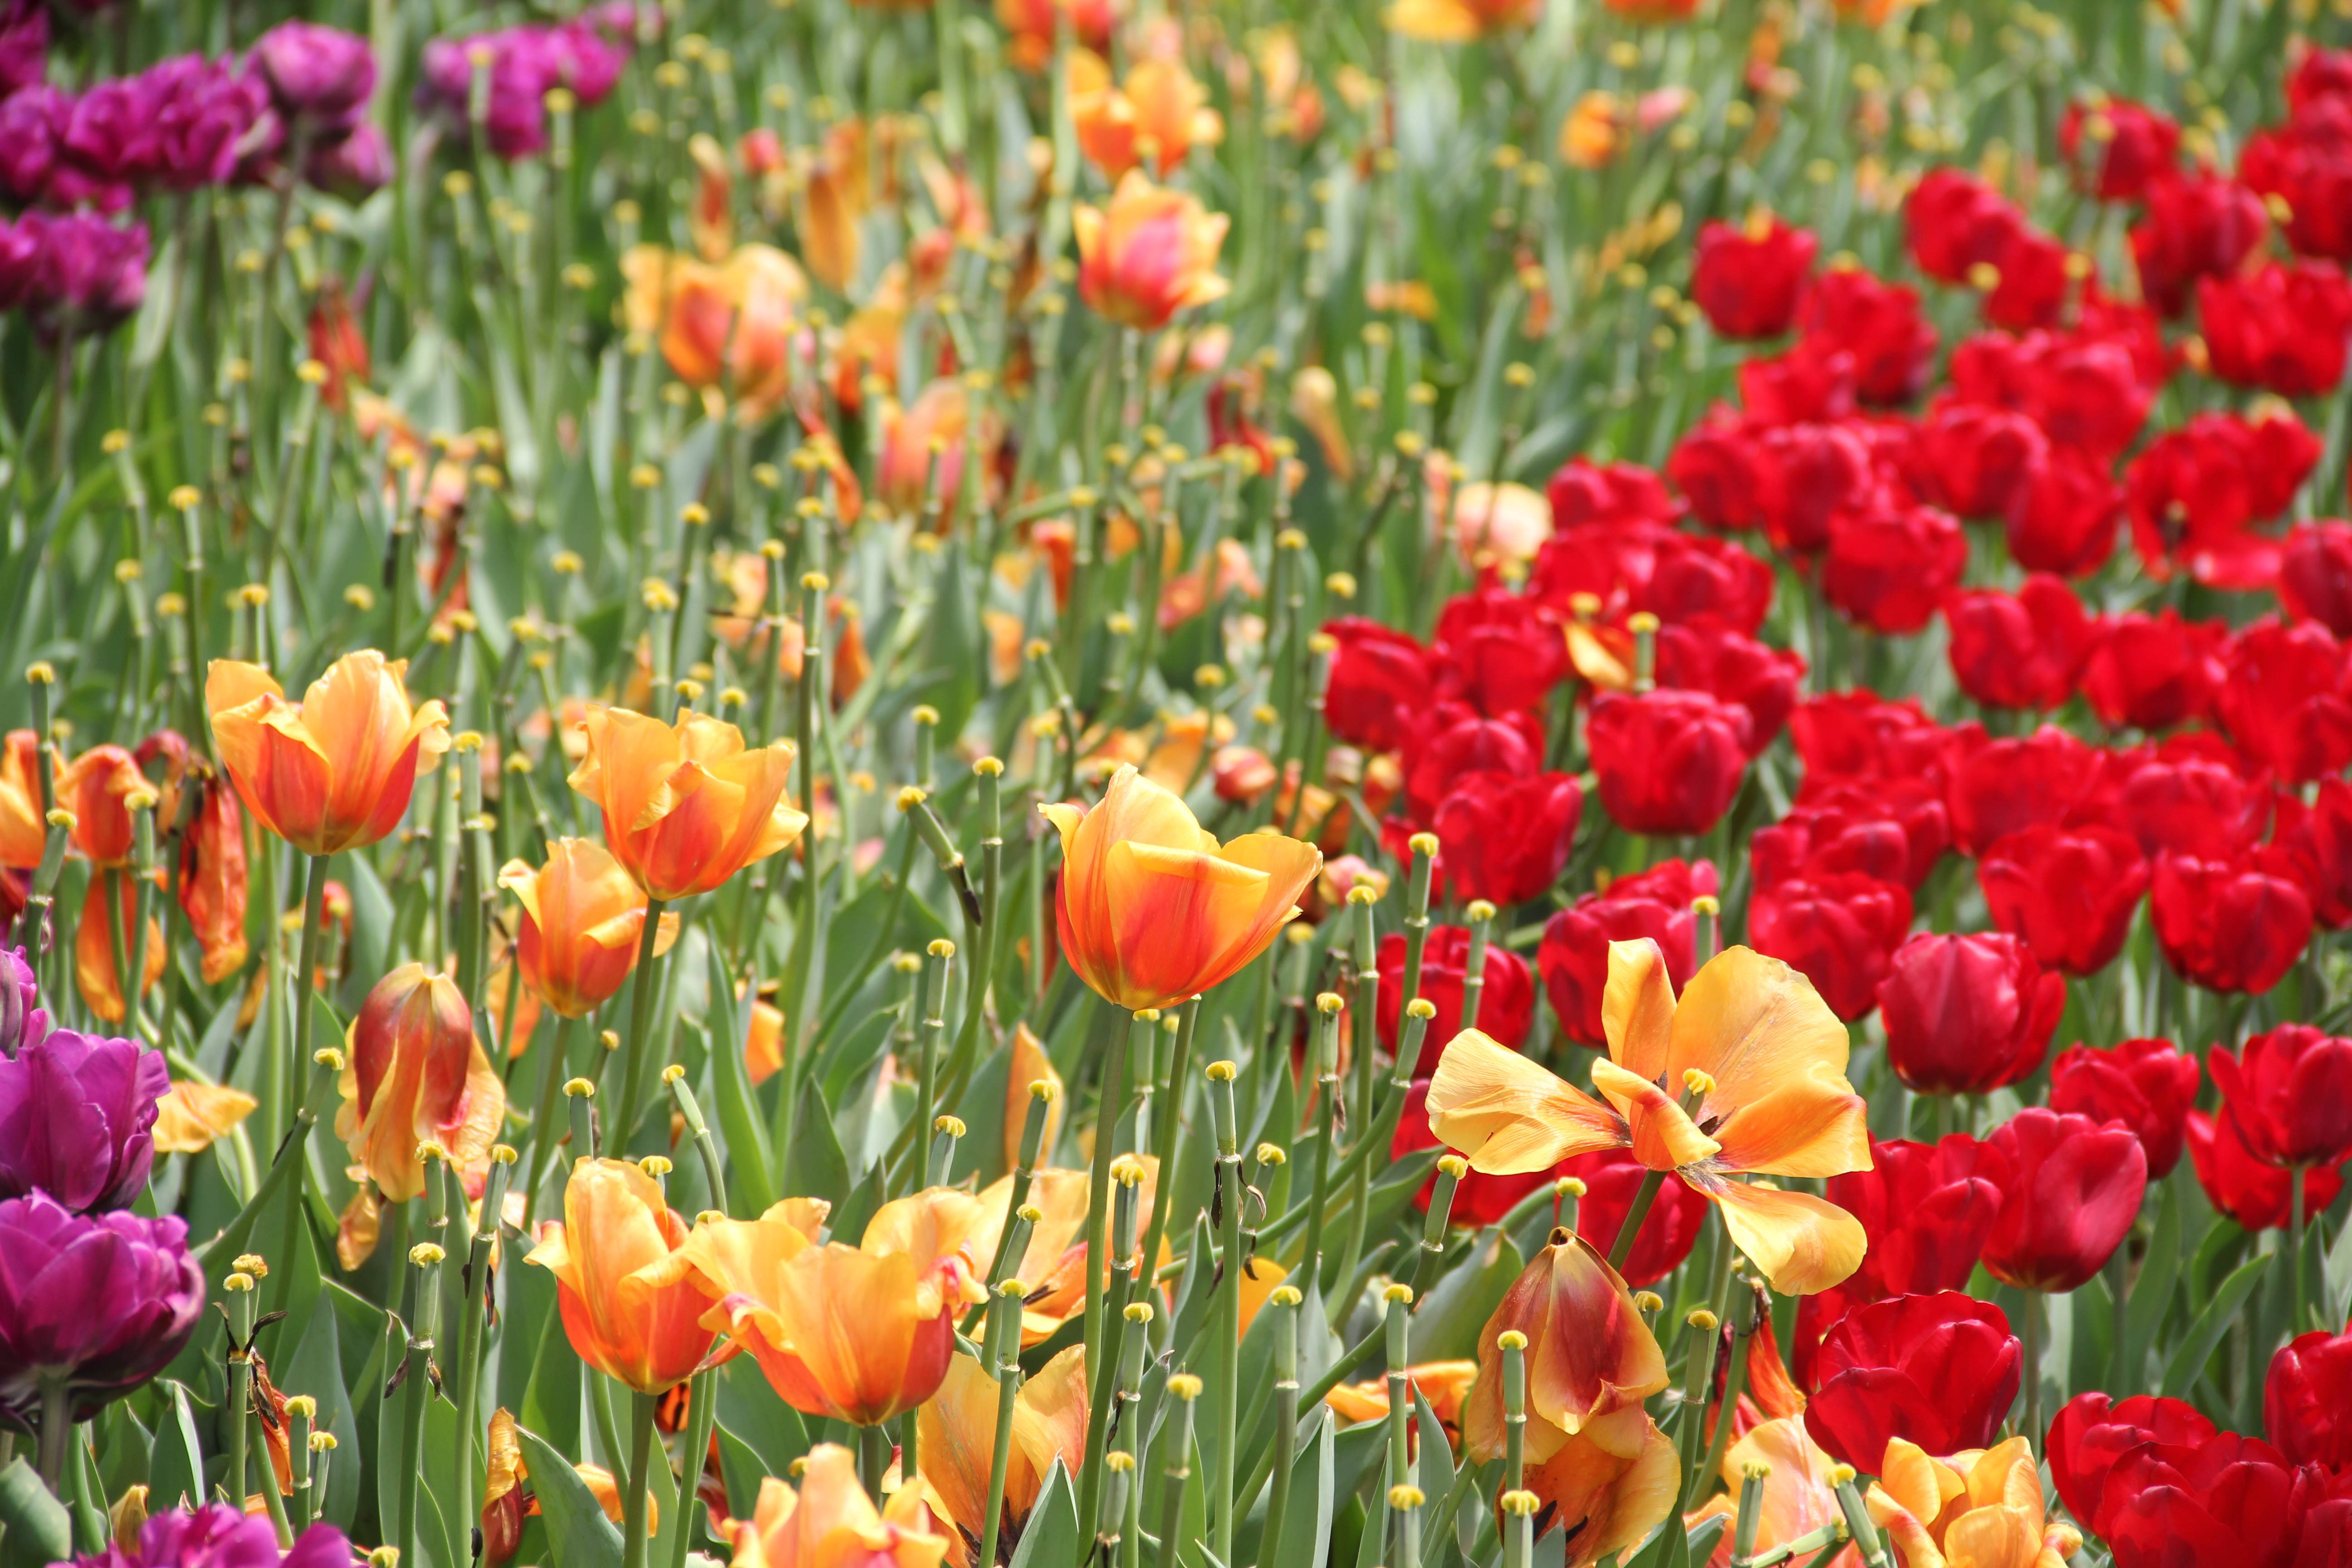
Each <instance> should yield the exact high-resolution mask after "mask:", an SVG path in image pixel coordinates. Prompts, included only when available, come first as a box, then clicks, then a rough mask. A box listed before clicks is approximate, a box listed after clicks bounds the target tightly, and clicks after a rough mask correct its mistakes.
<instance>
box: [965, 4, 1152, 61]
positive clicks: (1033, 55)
mask: <svg viewBox="0 0 2352 1568" xmlns="http://www.w3.org/2000/svg"><path fill="white" fill-rule="evenodd" d="M1127 10H1128V6H1127V0H996V23H997V26H1001V27H1003V29H1004V31H1005V33H1006V35H1007V36H1008V37H1009V39H1010V42H1011V50H1010V52H1011V54H1012V56H1013V63H1014V64H1015V65H1018V66H1019V67H1020V68H1022V69H1023V70H1037V69H1039V68H1042V67H1043V66H1044V65H1045V62H1046V61H1047V60H1050V59H1052V58H1054V47H1055V44H1054V36H1055V31H1056V30H1057V28H1058V26H1059V22H1058V18H1059V17H1060V16H1063V15H1067V16H1068V17H1069V19H1070V37H1071V39H1072V40H1073V41H1074V42H1076V44H1077V45H1079V47H1083V48H1088V49H1092V50H1094V51H1095V52H1096V53H1097V54H1100V53H1101V52H1102V51H1104V50H1105V49H1108V47H1110V36H1111V33H1112V31H1113V30H1114V29H1115V28H1117V26H1118V23H1119V18H1120V17H1122V16H1125V15H1126V14H1127Z"/></svg>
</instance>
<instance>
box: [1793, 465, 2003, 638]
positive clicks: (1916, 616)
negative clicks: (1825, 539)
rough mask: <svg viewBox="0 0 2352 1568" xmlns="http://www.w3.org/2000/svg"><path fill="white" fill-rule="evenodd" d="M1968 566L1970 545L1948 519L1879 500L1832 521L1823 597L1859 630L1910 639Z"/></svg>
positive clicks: (1930, 509) (1886, 499)
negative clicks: (1861, 627)
mask: <svg viewBox="0 0 2352 1568" xmlns="http://www.w3.org/2000/svg"><path fill="white" fill-rule="evenodd" d="M1968 560H1969V542H1968V540H1967V539H1966V538H1965V537H1963V536H1962V534H1961V532H1960V525H1959V522H1958V520H1956V519H1955V518H1954V517H1953V516H1952V514H1951V513H1949V512H1947V511H1939V510H1937V509H1936V508H1934V507H1929V506H1906V505H1903V504H1901V503H1899V502H1897V501H1896V500H1894V498H1892V497H1882V498H1881V499H1879V500H1876V501H1874V502H1872V503H1870V504H1869V505H1867V506H1865V507H1863V508H1860V509H1857V510H1852V511H1843V512H1840V513H1839V514H1838V515H1837V517H1836V518H1835V519H1834V520H1833V521H1832V522H1831V525H1830V548H1829V555H1828V558H1827V559H1826V560H1825V561H1824V562H1823V563H1822V597H1823V598H1825V599H1827V600H1828V601H1829V603H1830V605H1831V606H1832V608H1834V609H1835V610H1836V611H1837V612H1838V614H1840V615H1842V616H1844V617H1845V618H1846V619H1847V620H1849V621H1852V622H1853V623H1854V624H1855V625H1856V626H1866V627H1868V628H1869V629H1870V630H1872V631H1875V632H1883V633H1885V634H1887V635H1888V636H1895V637H1900V636H1908V635H1909V634H1911V633H1913V632H1916V631H1918V630H1920V629H1921V628H1922V627H1924V626H1927V622H1928V621H1929V620H1930V619H1931V618H1932V617H1933V616H1935V613H1936V606H1937V605H1940V604H1941V603H1943V600H1944V595H1946V594H1948V593H1949V592H1950V591H1951V590H1952V589H1953V588H1955V587H1957V586H1958V584H1959V581H1960V573H1961V570H1962V569H1963V568H1964V567H1966V566H1967V565H1968Z"/></svg>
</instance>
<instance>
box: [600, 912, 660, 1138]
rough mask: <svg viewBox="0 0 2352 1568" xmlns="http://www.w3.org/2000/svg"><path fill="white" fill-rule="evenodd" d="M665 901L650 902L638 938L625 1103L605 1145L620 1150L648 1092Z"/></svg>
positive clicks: (625, 1067) (623, 1091)
mask: <svg viewBox="0 0 2352 1568" xmlns="http://www.w3.org/2000/svg"><path fill="white" fill-rule="evenodd" d="M663 902H664V900H660V899H647V900H646V924H645V930H644V931H642V932H641V933H640V934H639V936H638V938H637V972H636V974H635V976H634V977H633V979H632V980H631V983H630V984H631V989H630V992H629V1039H628V1047H627V1049H626V1050H625V1052H624V1053H623V1056H624V1060H623V1063H622V1069H621V1103H620V1105H619V1106H618V1107H617V1108H616V1110H617V1111H618V1114H617V1115H615V1116H614V1119H613V1121H612V1123H611V1125H610V1128H609V1130H608V1131H607V1132H606V1134H605V1142H608V1143H609V1144H611V1145H612V1146H613V1147H614V1149H616V1150H625V1149H627V1148H628V1146H629V1134H630V1133H631V1132H632V1131H635V1128H636V1125H637V1110H638V1105H639V1100H640V1097H641V1096H642V1095H643V1093H644V1089H645V1071H646V1058H647V1057H649V1056H651V1055H652V1054H653V1049H652V1047H653V1032H654V995H655V993H656V991H658V990H659V989H660V986H659V984H658V983H657V981H656V976H655V974H654V965H655V957H654V942H655V941H656V939H657V938H658V937H659V936H660V935H661V916H662V905H663Z"/></svg>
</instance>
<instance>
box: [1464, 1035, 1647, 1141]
mask: <svg viewBox="0 0 2352 1568" xmlns="http://www.w3.org/2000/svg"><path fill="white" fill-rule="evenodd" d="M1429 1125H1430V1130H1431V1131H1433V1132H1435V1133H1436V1134H1437V1136H1438V1137H1439V1138H1440V1139H1442V1140H1443V1141H1444V1142H1445V1143H1446V1145H1447V1146H1448V1147H1450V1148H1454V1149H1457V1150H1459V1151H1461V1152H1463V1153H1464V1154H1466V1155H1468V1156H1469V1159H1470V1167H1471V1169H1473V1170H1475V1171H1484V1172H1486V1173H1488V1174H1490V1175H1511V1174H1514V1173H1519V1172H1524V1171H1543V1170H1549V1169H1550V1168H1551V1167H1552V1166H1554V1165H1557V1164H1559V1163H1560V1162H1561V1161H1562V1160H1565V1159H1567V1158H1568V1157H1569V1156H1570V1155H1571V1154H1583V1153H1589V1152H1591V1151H1593V1150H1596V1149H1622V1148H1624V1147H1626V1146H1627V1144H1629V1143H1630V1142H1632V1137H1631V1134H1630V1133H1629V1132H1628V1131H1627V1130H1626V1126H1625V1122H1624V1120H1623V1118H1622V1117H1621V1116H1619V1115H1618V1114H1617V1113H1616V1112H1615V1111H1613V1110H1610V1109H1609V1108H1608V1107H1607V1106H1605V1105H1602V1104H1601V1103H1600V1102H1599V1101H1597V1100H1594V1099H1593V1098H1592V1097H1591V1095H1588V1094H1586V1093H1585V1092H1584V1091H1583V1090H1581V1089H1576V1088H1573V1087H1571V1086H1570V1085H1569V1084H1566V1083H1563V1082H1562V1081H1561V1080H1560V1079H1558V1078H1557V1077H1555V1076H1554V1075H1553V1074H1552V1073H1550V1072H1549V1071H1548V1070H1547V1069H1546V1068H1543V1067H1541V1066H1540V1065H1538V1064H1537V1063H1535V1062H1532V1061H1529V1060H1528V1058H1525V1057H1523V1056H1521V1055H1519V1053H1518V1052H1517V1051H1514V1050H1509V1049H1507V1048H1505V1047H1503V1046H1501V1045H1499V1044H1497V1043H1496V1040H1495V1039H1494V1038H1493V1037H1491V1036H1489V1035H1486V1034H1484V1033H1482V1032H1480V1031H1479V1030H1476V1029H1465V1030H1463V1031H1462V1032H1461V1033H1460V1034H1458V1035H1456V1036H1454V1039H1453V1042H1452V1043H1451V1044H1450V1045H1448V1046H1447V1047H1445V1053H1444V1055H1443V1056H1441V1057H1439V1058H1437V1072H1436V1074H1435V1076H1434V1077H1433V1078H1432V1079H1431V1080H1430V1085H1429Z"/></svg>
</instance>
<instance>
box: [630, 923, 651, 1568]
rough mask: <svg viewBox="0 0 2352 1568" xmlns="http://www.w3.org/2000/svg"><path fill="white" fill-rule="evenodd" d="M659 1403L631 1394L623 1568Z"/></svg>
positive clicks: (640, 1509)
mask: <svg viewBox="0 0 2352 1568" xmlns="http://www.w3.org/2000/svg"><path fill="white" fill-rule="evenodd" d="M648 923H650V922H648ZM659 1401H660V1396H659V1395H658V1394H639V1393H638V1392H637V1391H636V1390H635V1389H631V1390H630V1391H629V1476H628V1479H627V1480H626V1481H625V1482H624V1483H623V1485H624V1488H625V1489H624V1490H623V1491H622V1493H621V1568H646V1477H647V1476H648V1475H649V1474H650V1473H651V1470H652V1464H653V1447H654V1409H655V1406H656V1405H657V1404H658V1403H659Z"/></svg>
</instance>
